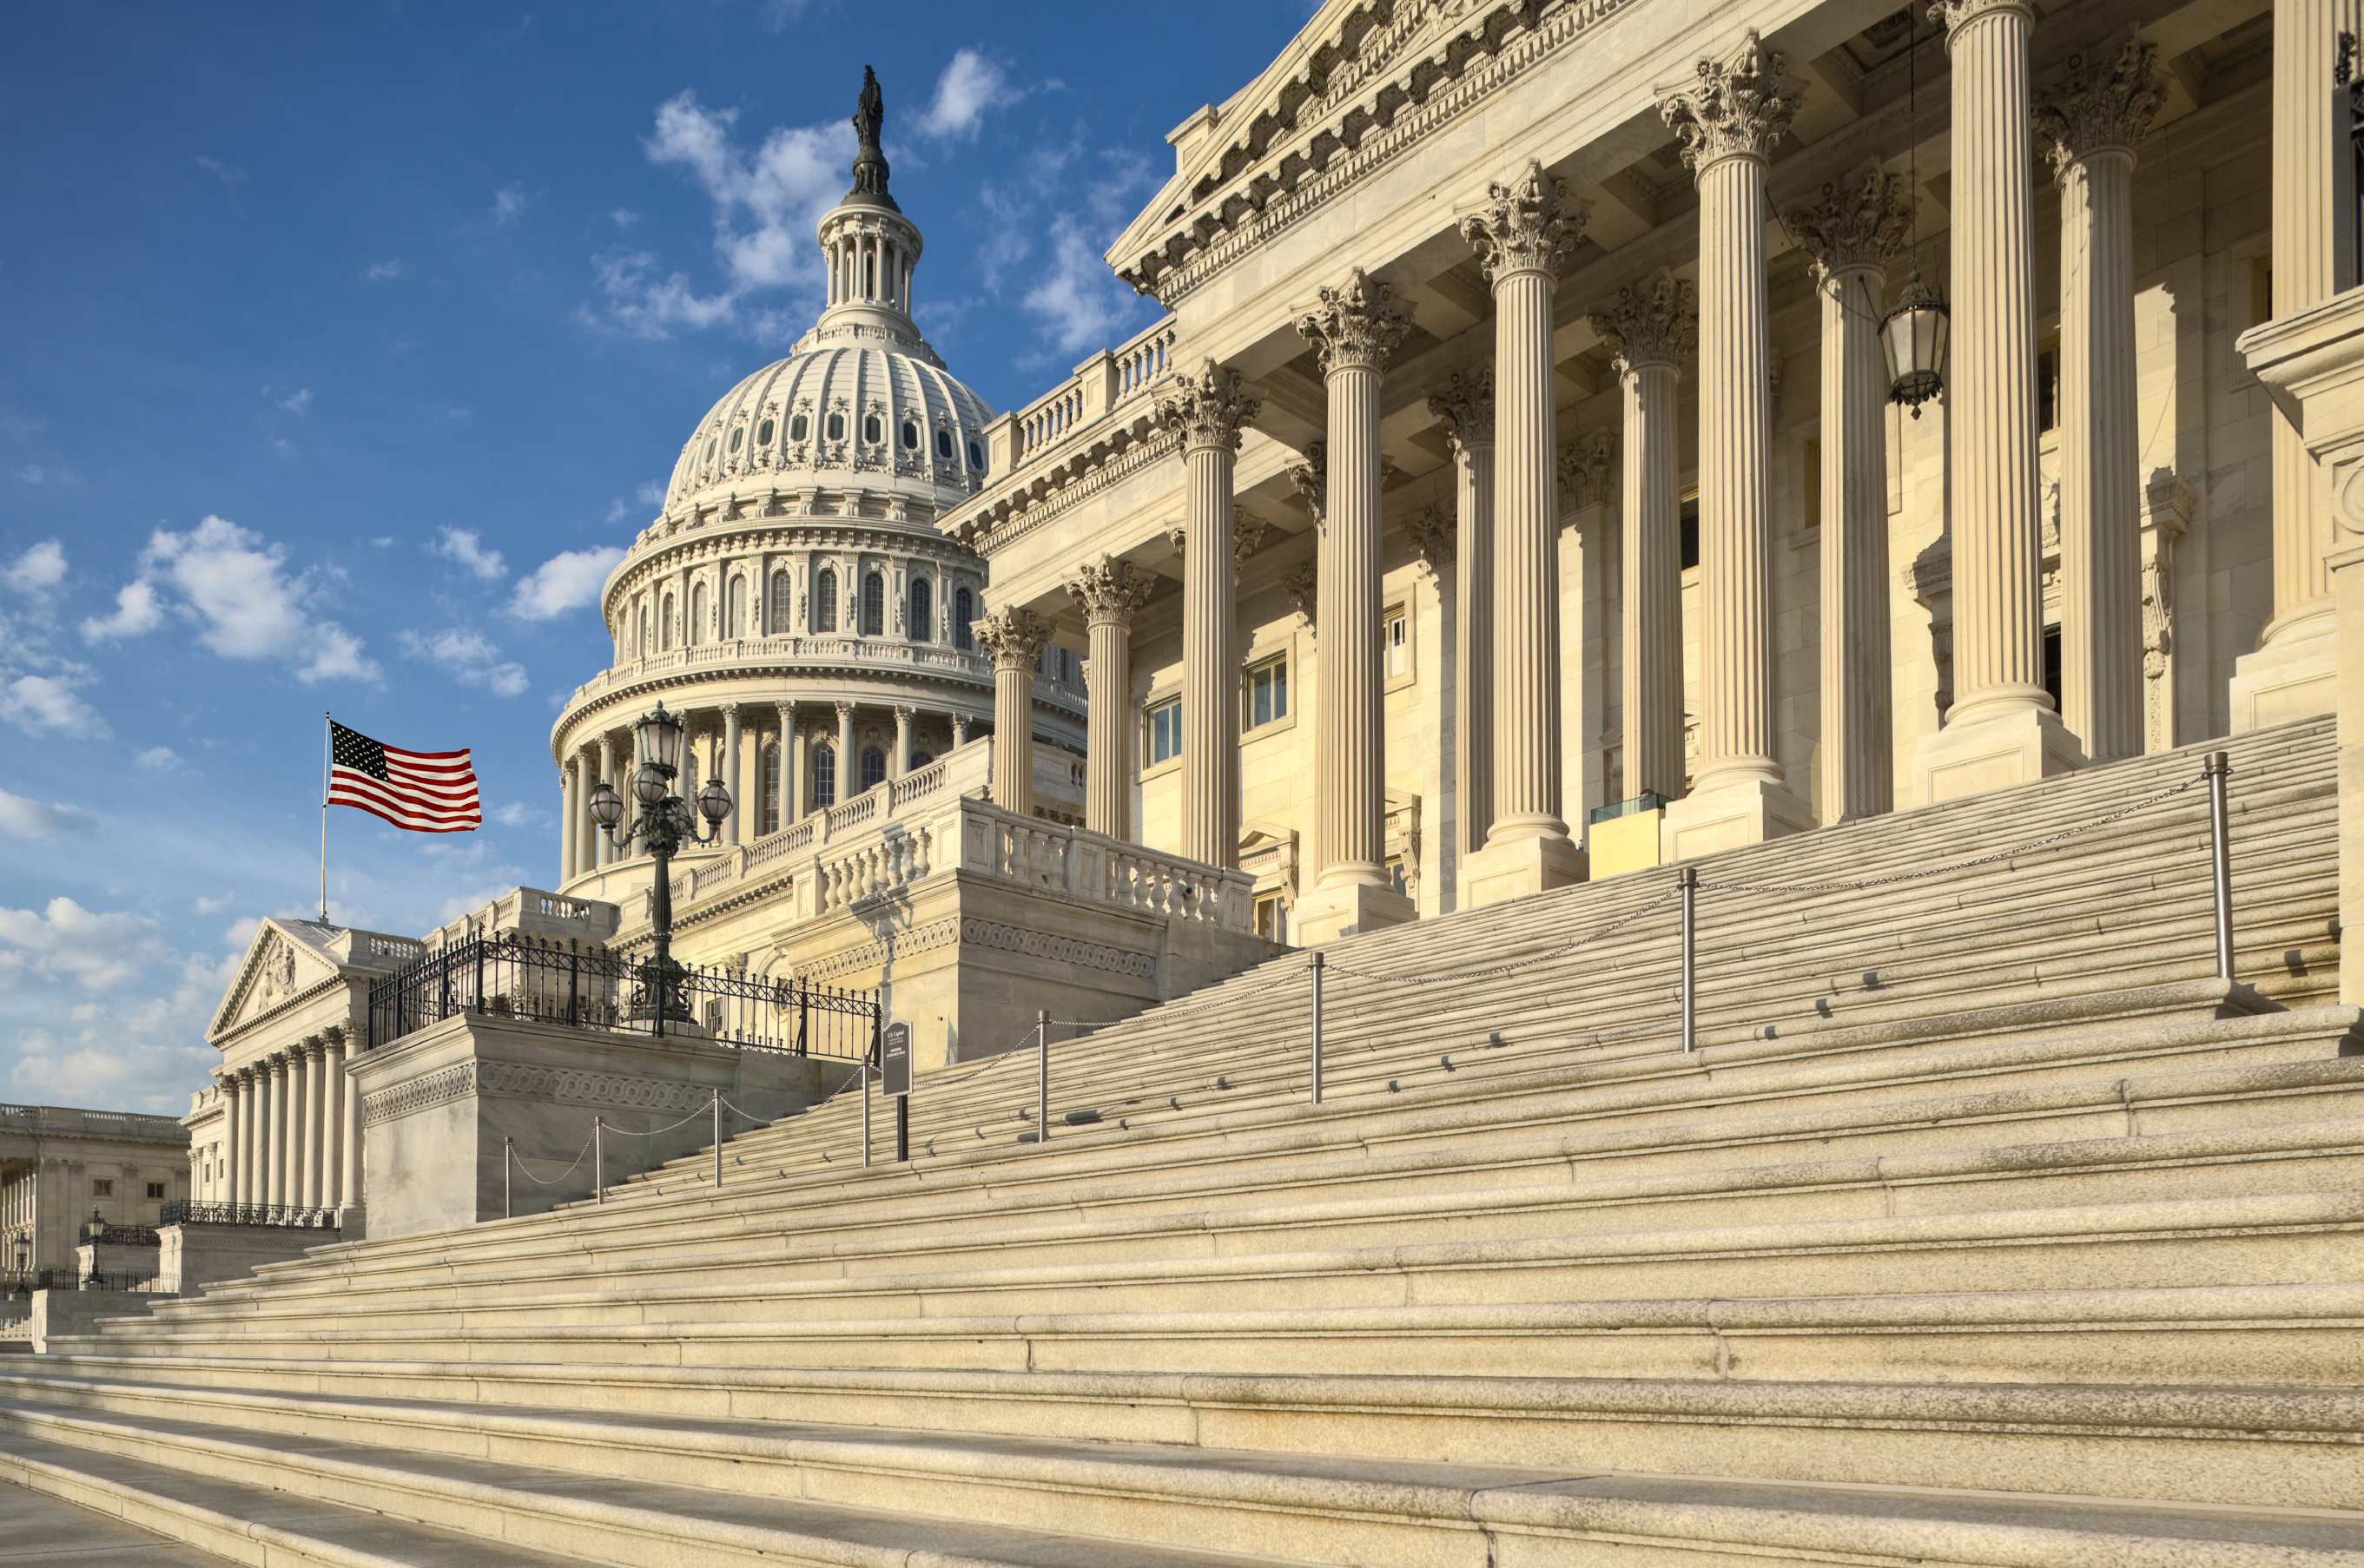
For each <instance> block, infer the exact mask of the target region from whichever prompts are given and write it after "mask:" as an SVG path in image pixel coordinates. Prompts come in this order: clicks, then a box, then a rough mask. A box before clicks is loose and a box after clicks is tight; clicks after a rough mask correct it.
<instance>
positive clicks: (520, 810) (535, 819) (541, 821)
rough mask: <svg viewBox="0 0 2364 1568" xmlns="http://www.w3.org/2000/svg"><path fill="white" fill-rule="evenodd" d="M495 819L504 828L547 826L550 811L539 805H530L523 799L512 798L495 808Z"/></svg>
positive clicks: (548, 824)
mask: <svg viewBox="0 0 2364 1568" xmlns="http://www.w3.org/2000/svg"><path fill="white" fill-rule="evenodd" d="M493 820H494V821H496V822H497V823H499V824H500V825H501V826H502V827H504V828H547V827H549V826H550V813H549V812H547V811H544V810H543V809H542V808H541V807H540V806H528V805H527V804H526V803H525V802H524V801H522V800H512V801H510V802H509V803H508V804H507V805H506V806H496V807H495V808H494V810H493Z"/></svg>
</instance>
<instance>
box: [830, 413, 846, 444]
mask: <svg viewBox="0 0 2364 1568" xmlns="http://www.w3.org/2000/svg"><path fill="white" fill-rule="evenodd" d="M829 439H831V440H832V441H842V440H843V439H845V416H844V415H842V414H832V415H831V416H830V417H829Z"/></svg>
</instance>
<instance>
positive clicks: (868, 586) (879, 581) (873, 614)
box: [862, 572, 887, 637]
mask: <svg viewBox="0 0 2364 1568" xmlns="http://www.w3.org/2000/svg"><path fill="white" fill-rule="evenodd" d="M862 635H863V636H864V637H884V636H886V635H887V579H886V578H884V577H881V576H880V575H878V573H875V572H873V573H870V574H869V575H868V576H866V577H864V578H863V579H862Z"/></svg>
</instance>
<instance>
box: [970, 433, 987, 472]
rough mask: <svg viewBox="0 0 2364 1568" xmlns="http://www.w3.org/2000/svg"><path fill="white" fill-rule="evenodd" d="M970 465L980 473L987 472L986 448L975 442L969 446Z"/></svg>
mask: <svg viewBox="0 0 2364 1568" xmlns="http://www.w3.org/2000/svg"><path fill="white" fill-rule="evenodd" d="M968 465H969V466H970V467H971V468H973V469H975V470H976V471H977V472H978V473H984V472H985V448H983V447H982V446H980V445H978V444H977V443H976V442H975V441H971V442H969V444H968Z"/></svg>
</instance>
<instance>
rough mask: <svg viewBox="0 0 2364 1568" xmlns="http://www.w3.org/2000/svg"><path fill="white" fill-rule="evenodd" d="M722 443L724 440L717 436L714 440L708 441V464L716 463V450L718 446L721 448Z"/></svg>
mask: <svg viewBox="0 0 2364 1568" xmlns="http://www.w3.org/2000/svg"><path fill="white" fill-rule="evenodd" d="M721 441H722V438H721V437H719V436H717V437H715V438H714V439H712V440H709V441H708V442H707V443H706V461H707V462H713V461H714V449H715V448H716V447H717V446H719V445H720V444H721Z"/></svg>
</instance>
